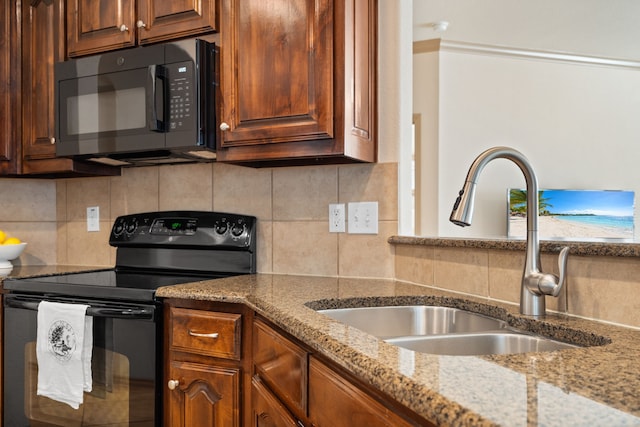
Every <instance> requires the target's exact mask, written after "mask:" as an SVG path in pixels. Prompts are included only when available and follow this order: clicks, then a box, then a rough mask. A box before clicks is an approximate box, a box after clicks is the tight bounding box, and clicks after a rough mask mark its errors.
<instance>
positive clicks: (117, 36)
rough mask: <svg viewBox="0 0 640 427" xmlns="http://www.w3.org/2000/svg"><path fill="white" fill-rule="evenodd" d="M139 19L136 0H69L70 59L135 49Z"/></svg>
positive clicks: (68, 39) (68, 31) (68, 40)
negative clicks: (122, 49) (137, 21)
mask: <svg viewBox="0 0 640 427" xmlns="http://www.w3.org/2000/svg"><path fill="white" fill-rule="evenodd" d="M135 17H136V14H135V0H67V43H68V47H67V52H68V54H69V56H79V55H88V54H91V53H97V52H102V51H105V50H112V49H119V48H123V47H128V46H134V45H135V42H136V37H135V28H136V27H135V23H136V21H135Z"/></svg>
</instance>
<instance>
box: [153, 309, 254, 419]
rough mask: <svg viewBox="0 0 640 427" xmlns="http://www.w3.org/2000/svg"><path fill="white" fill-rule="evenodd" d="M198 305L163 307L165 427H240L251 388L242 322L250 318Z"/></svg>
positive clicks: (240, 312) (231, 311)
mask: <svg viewBox="0 0 640 427" xmlns="http://www.w3.org/2000/svg"><path fill="white" fill-rule="evenodd" d="M193 304H196V305H195V306H194V305H193ZM197 304H198V303H197V302H196V303H192V304H191V305H189V304H187V306H186V307H178V306H175V304H171V305H169V304H168V303H167V305H165V322H166V323H165V324H166V325H167V330H168V339H167V344H166V348H165V355H166V356H167V357H166V359H165V360H166V363H167V365H166V367H165V384H166V388H165V394H164V402H165V413H164V419H165V425H166V426H167V427H168V426H171V427H179V426H185V427H198V426H203V427H204V426H212V425H215V426H222V427H239V426H240V425H243V421H242V419H243V413H242V409H243V404H242V402H241V396H242V390H243V389H246V390H249V387H250V386H249V384H250V383H249V381H250V375H249V373H248V372H247V369H246V366H245V363H247V362H246V361H247V359H248V358H247V357H243V351H242V341H243V323H244V320H245V319H248V320H249V321H250V318H251V316H250V314H248V313H245V310H244V309H243V308H242V307H239V306H236V305H231V304H230V305H223V306H221V307H218V306H216V307H209V306H206V305H204V306H203V305H201V304H200V305H197ZM183 305H184V304H183ZM243 359H244V360H243ZM247 402H249V399H247Z"/></svg>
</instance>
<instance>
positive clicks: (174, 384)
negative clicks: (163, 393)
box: [167, 380, 180, 390]
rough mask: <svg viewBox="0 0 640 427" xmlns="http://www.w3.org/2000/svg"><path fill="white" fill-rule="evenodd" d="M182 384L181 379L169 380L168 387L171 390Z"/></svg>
mask: <svg viewBox="0 0 640 427" xmlns="http://www.w3.org/2000/svg"><path fill="white" fill-rule="evenodd" d="M179 385H180V380H169V381H168V382H167V387H169V390H175V389H176V387H178V386H179Z"/></svg>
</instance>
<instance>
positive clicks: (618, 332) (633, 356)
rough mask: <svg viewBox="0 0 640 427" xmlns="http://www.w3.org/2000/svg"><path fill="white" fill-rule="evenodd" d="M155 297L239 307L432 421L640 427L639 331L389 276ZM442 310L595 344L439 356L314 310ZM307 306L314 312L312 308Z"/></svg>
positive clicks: (256, 283)
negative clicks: (528, 311)
mask: <svg viewBox="0 0 640 427" xmlns="http://www.w3.org/2000/svg"><path fill="white" fill-rule="evenodd" d="M157 295H158V296H159V297H166V298H181V299H198V300H210V301H222V302H225V301H226V302H234V303H243V304H246V305H248V306H249V307H251V308H252V309H254V310H255V311H256V312H257V313H259V314H261V315H263V316H265V317H267V318H268V319H270V320H271V321H273V322H274V323H275V324H277V325H279V326H280V327H281V328H283V329H284V330H286V331H288V332H289V333H291V334H293V335H294V336H296V337H298V338H299V339H300V340H301V341H303V342H304V343H306V344H307V345H309V346H310V347H312V348H314V349H315V350H317V351H318V352H320V353H322V354H323V355H324V356H326V357H328V358H330V359H331V360H333V361H335V362H336V363H338V364H339V365H341V366H343V367H344V368H346V369H348V370H349V371H350V372H352V373H354V374H355V375H356V376H358V377H359V378H361V379H362V380H364V381H365V382H367V383H369V384H372V385H373V386H375V387H377V388H378V389H380V390H382V391H383V392H385V393H387V394H388V395H389V396H391V397H392V398H394V399H396V400H397V401H399V402H400V403H402V404H404V405H406V406H407V407H409V408H411V409H412V410H414V411H415V412H416V413H418V414H420V415H421V416H423V417H424V418H426V419H427V420H430V421H431V422H434V423H436V424H440V425H460V426H476V425H480V426H485V425H506V426H519V425H522V426H526V425H529V426H624V425H640V394H639V393H640V364H638V362H637V357H638V354H640V331H637V330H634V329H627V328H622V327H616V326H612V325H608V324H604V323H598V322H591V321H588V320H584V319H579V318H573V317H565V316H562V315H551V316H547V317H546V318H545V319H544V320H543V321H536V320H532V319H529V318H525V317H523V316H520V315H519V314H518V307H516V306H511V305H504V304H500V303H496V302H494V301H487V300H483V299H479V298H473V297H466V296H461V295H458V294H453V293H449V292H443V291H439V290H436V289H432V288H428V287H422V286H416V285H411V284H407V283H402V282H398V281H393V280H373V279H343V278H321V277H307V276H281V275H249V276H239V277H233V278H227V279H218V280H211V281H203V282H196V283H190V284H185V285H177V286H171V287H164V288H160V289H159V290H158V294H157ZM416 303H422V304H428V305H443V306H449V307H459V308H463V309H467V310H471V311H474V312H478V313H482V314H487V315H490V316H493V317H497V318H500V319H503V320H506V321H507V322H508V323H509V324H510V325H511V326H514V327H517V328H519V329H527V330H531V331H533V332H537V333H540V334H543V335H546V336H549V337H552V338H556V339H560V340H564V341H569V342H573V343H579V344H582V345H590V346H591V347H584V348H576V349H569V350H562V351H559V352H546V353H524V354H512V355H493V356H438V355H431V354H424V353H417V352H413V351H411V350H406V349H403V348H399V347H395V346H392V345H390V344H387V343H385V342H383V341H380V340H378V339H376V338H375V337H373V336H371V335H368V334H366V333H364V332H361V331H359V330H357V329H354V328H352V327H348V326H346V325H344V324H342V323H339V322H337V321H334V320H332V319H329V318H328V317H326V316H324V315H322V314H319V313H317V312H316V311H314V309H321V308H333V307H349V306H372V305H408V304H416ZM310 307H311V308H310Z"/></svg>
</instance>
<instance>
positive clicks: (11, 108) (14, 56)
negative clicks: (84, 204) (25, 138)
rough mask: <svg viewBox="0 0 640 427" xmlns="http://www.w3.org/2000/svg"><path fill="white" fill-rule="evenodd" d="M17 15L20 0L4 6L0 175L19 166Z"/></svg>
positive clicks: (0, 23) (0, 12) (0, 9)
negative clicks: (17, 4) (17, 3)
mask: <svg viewBox="0 0 640 427" xmlns="http://www.w3.org/2000/svg"><path fill="white" fill-rule="evenodd" d="M15 16H16V2H15V1H3V2H2V4H1V5H0V174H2V175H9V174H15V173H16V172H17V171H18V167H19V155H20V152H19V151H18V150H17V148H18V144H17V141H19V140H20V133H19V129H20V126H18V120H19V117H20V116H19V111H20V105H19V101H20V97H19V85H20V78H19V76H20V63H19V58H20V41H19V39H18V38H17V37H16V34H18V30H17V24H18V21H17V20H16V19H15Z"/></svg>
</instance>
